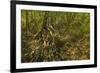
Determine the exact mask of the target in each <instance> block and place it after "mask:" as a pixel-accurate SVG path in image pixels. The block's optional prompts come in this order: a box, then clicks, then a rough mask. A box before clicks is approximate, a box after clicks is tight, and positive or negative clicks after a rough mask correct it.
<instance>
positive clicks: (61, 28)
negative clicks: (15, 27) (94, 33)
mask: <svg viewBox="0 0 100 73" xmlns="http://www.w3.org/2000/svg"><path fill="white" fill-rule="evenodd" d="M21 38H22V39H21V43H22V46H21V61H22V62H43V61H65V60H86V59H89V58H90V14H89V13H78V12H55V11H34V10H21Z"/></svg>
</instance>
